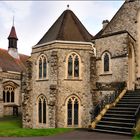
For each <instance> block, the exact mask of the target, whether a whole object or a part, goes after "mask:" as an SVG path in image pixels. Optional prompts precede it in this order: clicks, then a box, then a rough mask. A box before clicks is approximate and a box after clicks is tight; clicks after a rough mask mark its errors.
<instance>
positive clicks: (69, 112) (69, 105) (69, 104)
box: [67, 99, 72, 125]
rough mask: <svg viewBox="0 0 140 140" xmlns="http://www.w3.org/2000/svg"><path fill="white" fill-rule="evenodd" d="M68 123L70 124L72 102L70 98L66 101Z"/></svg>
mask: <svg viewBox="0 0 140 140" xmlns="http://www.w3.org/2000/svg"><path fill="white" fill-rule="evenodd" d="M67 110H68V125H72V102H71V99H69V101H68V108H67Z"/></svg>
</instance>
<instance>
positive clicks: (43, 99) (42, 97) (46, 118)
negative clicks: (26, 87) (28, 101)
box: [36, 94, 48, 126]
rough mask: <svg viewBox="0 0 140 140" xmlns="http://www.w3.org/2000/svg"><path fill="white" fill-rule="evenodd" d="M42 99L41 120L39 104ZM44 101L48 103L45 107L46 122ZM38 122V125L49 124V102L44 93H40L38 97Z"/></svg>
mask: <svg viewBox="0 0 140 140" xmlns="http://www.w3.org/2000/svg"><path fill="white" fill-rule="evenodd" d="M40 101H41V107H42V108H41V121H42V122H40V116H39V112H40V111H39V104H40ZM44 101H45V105H46V108H45V114H46V116H45V122H44ZM36 116H37V124H38V125H45V126H46V125H47V124H48V103H47V99H46V97H45V96H44V95H42V94H41V95H39V96H38V98H37V115H36Z"/></svg>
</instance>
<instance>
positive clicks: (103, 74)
mask: <svg viewBox="0 0 140 140" xmlns="http://www.w3.org/2000/svg"><path fill="white" fill-rule="evenodd" d="M107 75H112V72H107V73H102V74H100V76H107Z"/></svg>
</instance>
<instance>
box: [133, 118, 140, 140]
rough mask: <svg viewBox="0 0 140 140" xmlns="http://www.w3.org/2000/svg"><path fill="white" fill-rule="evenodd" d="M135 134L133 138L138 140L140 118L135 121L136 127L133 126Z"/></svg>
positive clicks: (139, 138) (139, 135)
mask: <svg viewBox="0 0 140 140" xmlns="http://www.w3.org/2000/svg"><path fill="white" fill-rule="evenodd" d="M135 133H136V135H135V136H134V137H133V140H140V119H139V121H138V122H137V125H136V128H135Z"/></svg>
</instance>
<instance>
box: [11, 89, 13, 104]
mask: <svg viewBox="0 0 140 140" xmlns="http://www.w3.org/2000/svg"><path fill="white" fill-rule="evenodd" d="M11 102H14V92H13V91H12V92H11Z"/></svg>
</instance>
